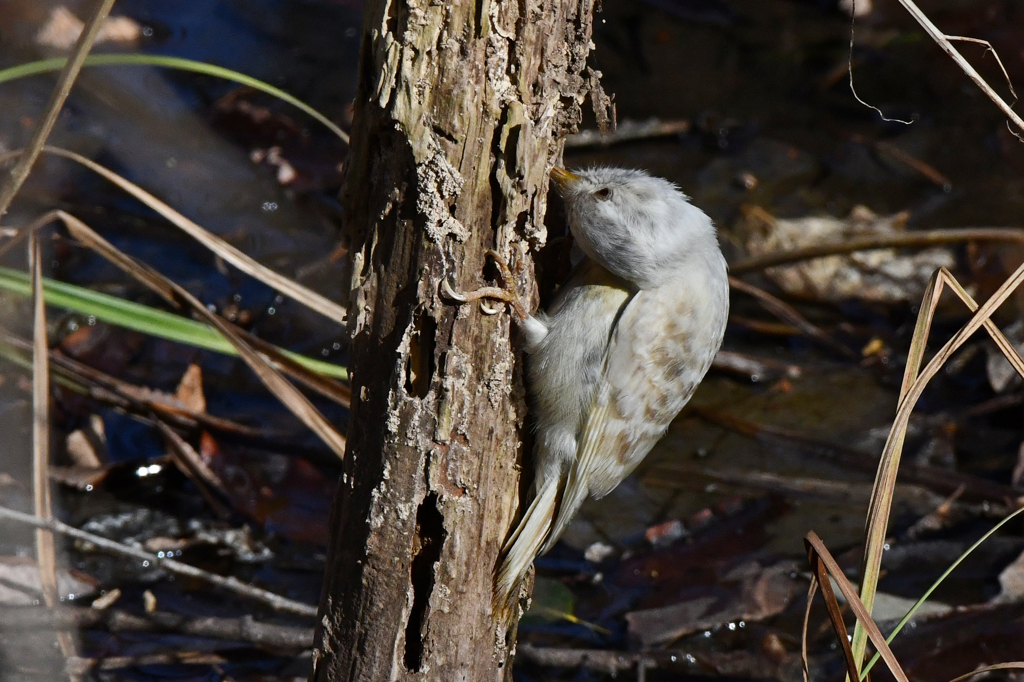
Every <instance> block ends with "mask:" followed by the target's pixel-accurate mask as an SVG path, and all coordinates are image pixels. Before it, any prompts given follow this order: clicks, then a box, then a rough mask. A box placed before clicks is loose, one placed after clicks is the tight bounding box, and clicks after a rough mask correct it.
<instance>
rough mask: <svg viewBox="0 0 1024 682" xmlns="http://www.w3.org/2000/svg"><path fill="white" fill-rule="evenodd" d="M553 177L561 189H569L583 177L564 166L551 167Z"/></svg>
mask: <svg viewBox="0 0 1024 682" xmlns="http://www.w3.org/2000/svg"><path fill="white" fill-rule="evenodd" d="M551 179H552V180H554V181H555V184H556V185H558V188H559V189H563V190H564V189H569V188H570V187H572V186H573V185H575V184H576V183H577V182H579V181H580V180H581V179H582V178H580V176H578V175H576V174H575V173H572V172H570V171H567V170H565V169H564V168H561V167H560V166H555V167H554V168H552V169H551Z"/></svg>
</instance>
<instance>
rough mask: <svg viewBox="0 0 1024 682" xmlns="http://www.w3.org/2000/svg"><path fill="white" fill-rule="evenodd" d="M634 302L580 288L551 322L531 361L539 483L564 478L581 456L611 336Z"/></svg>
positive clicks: (620, 294)
mask: <svg viewBox="0 0 1024 682" xmlns="http://www.w3.org/2000/svg"><path fill="white" fill-rule="evenodd" d="M628 298H629V293H628V292H626V291H624V290H623V289H621V288H618V287H614V286H605V285H601V284H587V285H581V286H577V287H575V288H574V289H573V291H571V292H569V295H568V296H566V297H565V298H564V299H563V300H561V301H560V302H559V305H558V306H557V309H556V312H555V313H554V314H552V315H551V316H549V317H547V319H546V320H545V321H546V323H547V325H548V329H549V331H548V335H547V336H546V337H545V338H544V340H543V342H542V343H541V344H540V345H539V347H538V348H537V349H536V350H535V351H534V352H533V353H532V354H531V355H530V356H528V358H527V363H528V369H529V375H530V393H531V396H532V397H533V405H532V408H533V410H534V414H535V421H536V428H537V441H538V462H537V464H538V472H537V474H538V484H540V483H542V481H541V479H543V478H546V477H547V476H549V475H560V474H561V473H562V472H564V471H565V469H566V468H567V467H568V465H569V464H570V463H571V462H572V460H573V459H574V458H575V456H576V437H577V434H578V433H579V431H580V428H581V426H582V422H583V420H584V419H585V418H586V414H587V412H588V411H589V410H590V408H591V405H592V404H593V400H594V392H595V390H596V387H597V385H598V382H599V381H600V380H601V376H602V371H603V365H604V357H605V351H606V349H607V345H608V338H609V335H610V334H611V330H612V326H613V325H614V324H615V319H616V317H617V315H618V313H619V310H620V309H621V307H622V306H623V304H625V302H626V301H627V299H628Z"/></svg>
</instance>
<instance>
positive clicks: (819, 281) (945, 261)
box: [739, 206, 956, 303]
mask: <svg viewBox="0 0 1024 682" xmlns="http://www.w3.org/2000/svg"><path fill="white" fill-rule="evenodd" d="M907 217H908V214H907V213H897V214H895V215H890V216H877V215H875V214H874V213H872V212H871V211H870V210H869V209H867V208H865V207H863V206H857V207H855V208H854V209H853V210H852V211H850V215H849V217H848V218H847V219H846V220H840V219H838V218H834V217H832V216H820V217H809V218H800V219H797V220H783V219H780V218H775V217H773V216H771V215H769V214H768V213H767V212H766V211H764V210H763V209H759V208H750V209H747V210H746V211H745V213H744V219H743V221H742V222H741V224H740V226H739V231H740V232H741V233H742V234H744V235H745V238H746V248H747V252H748V253H749V255H750V256H753V257H756V256H760V255H763V254H767V253H776V252H779V251H792V250H795V249H801V248H805V247H810V246H818V245H821V244H830V243H841V242H844V241H848V240H850V239H854V238H865V237H872V236H879V237H881V236H887V235H892V234H895V233H897V232H901V231H903V229H904V226H905V223H906V221H907ZM954 265H956V258H955V257H954V255H953V252H952V251H951V250H950V249H948V248H944V247H934V248H930V249H923V250H915V251H913V252H908V253H906V254H902V253H900V252H899V251H897V250H896V249H875V250H872V251H858V252H855V253H851V254H848V255H841V256H824V257H821V258H814V259H811V260H806V261H800V262H798V263H794V264H792V265H782V266H778V267H774V268H768V269H767V270H766V271H765V274H767V275H768V277H769V278H770V279H771V280H772V281H773V282H775V284H777V285H778V286H779V287H780V288H781V289H782V290H783V291H785V292H786V293H787V294H790V295H792V296H799V297H801V298H806V299H811V300H815V301H833V302H835V301H843V300H850V299H859V300H864V301H872V302H879V303H897V302H910V303H919V302H920V300H921V296H922V295H923V294H924V290H925V287H926V286H927V285H928V280H929V279H930V278H931V276H932V273H933V272H935V270H937V269H938V268H940V267H945V268H950V269H952V268H953V266H954Z"/></svg>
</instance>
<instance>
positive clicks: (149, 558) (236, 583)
mask: <svg viewBox="0 0 1024 682" xmlns="http://www.w3.org/2000/svg"><path fill="white" fill-rule="evenodd" d="M0 519H6V520H8V521H14V522H16V523H23V524H25V525H28V526H34V527H36V528H44V529H47V530H51V531H53V532H54V533H60V534H61V535H67V536H68V537H72V538H75V539H76V540H82V541H84V542H88V543H90V544H92V545H95V546H96V547H99V548H100V549H103V550H105V551H107V552H111V553H113V554H118V555H120V556H126V557H131V558H133V559H138V560H140V561H145V562H149V563H150V564H151V565H153V566H158V567H160V568H163V569H165V570H167V571H169V572H171V573H177V574H178V575H186V576H188V577H190V578H195V579H197V580H202V581H203V582H205V583H208V584H210V585H215V586H217V587H220V588H221V589H224V590H227V591H229V592H233V593H234V594H237V595H240V596H243V597H247V598H249V599H253V600H255V601H259V602H262V603H264V604H267V605H268V606H270V607H272V608H274V609H277V610H278V611H287V612H288V613H294V614H297V615H300V616H309V617H311V618H315V617H316V614H317V609H316V607H315V606H312V605H310V604H303V603H302V602H297V601H294V600H292V599H288V598H286V597H282V596H280V595H277V594H274V593H273V592H269V591H268V590H263V589H260V588H258V587H253V586H252V585H246V584H245V583H243V582H242V581H241V580H238V579H237V578H234V577H231V576H228V577H224V576H220V575H217V574H215V573H208V572H207V571H203V570H201V569H198V568H196V567H195V566H189V565H188V564H183V563H181V562H180V561H175V560H174V559H166V558H164V557H158V556H157V555H156V554H150V553H149V552H144V551H142V550H141V549H135V548H134V547H129V546H127V545H124V544H121V543H120V542H115V541H114V540H108V539H107V538H104V537H100V536H99V535H93V534H92V533H87V532H86V531H84V530H79V529H78V528H75V527H73V526H69V525H67V524H66V523H63V522H61V521H58V520H56V519H50V520H46V519H41V518H39V517H37V516H32V515H31V514H23V513H21V512H19V511H15V510H13V509H8V508H7V507H0Z"/></svg>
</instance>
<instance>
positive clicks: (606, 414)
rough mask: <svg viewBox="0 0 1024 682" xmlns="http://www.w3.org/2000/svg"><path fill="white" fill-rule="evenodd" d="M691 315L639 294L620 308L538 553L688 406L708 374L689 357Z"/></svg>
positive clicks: (658, 297) (679, 304)
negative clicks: (562, 488)
mask: <svg viewBox="0 0 1024 682" xmlns="http://www.w3.org/2000/svg"><path fill="white" fill-rule="evenodd" d="M689 312H690V311H689V306H688V304H687V302H686V301H681V300H680V297H679V296H678V294H677V293H675V292H662V291H657V290H653V291H652V290H643V291H640V292H638V293H637V294H636V295H634V296H633V297H632V299H630V301H629V302H628V303H627V304H626V306H625V307H624V308H623V310H622V313H621V314H620V315H619V319H618V321H617V322H616V324H615V327H614V328H613V330H612V334H611V336H610V339H609V342H608V348H607V351H606V353H605V360H604V372H603V376H602V380H601V382H600V383H599V386H598V388H597V391H596V392H595V395H594V402H593V406H592V407H591V409H590V411H589V413H588V415H587V418H586V421H585V423H584V425H583V428H582V430H581V431H580V436H579V438H578V439H577V443H578V446H577V450H576V459H575V461H574V462H573V464H572V466H571V467H570V469H569V473H568V475H567V479H566V485H565V492H564V493H563V496H562V500H561V503H560V505H559V509H558V516H557V518H556V520H555V523H554V526H553V527H552V531H551V534H550V535H549V537H548V540H547V543H546V544H545V546H544V549H543V550H542V551H547V550H548V549H549V548H550V547H551V545H553V544H554V543H555V542H556V541H557V540H558V538H559V536H560V535H561V534H562V531H564V530H565V527H566V526H567V525H568V524H569V521H571V520H572V517H573V516H574V515H575V513H576V510H577V509H579V507H580V505H581V504H583V501H584V500H585V499H586V498H587V496H588V495H590V496H593V497H601V496H603V495H606V494H608V493H609V492H611V491H612V489H614V488H615V486H617V485H618V484H619V482H621V481H622V479H623V478H625V477H626V476H627V475H628V474H629V473H630V472H631V471H632V470H633V469H634V468H635V467H636V466H637V465H638V464H639V463H640V461H641V460H642V459H643V458H644V456H646V455H647V453H648V452H649V451H650V449H651V448H652V447H654V444H655V443H657V442H658V439H660V438H661V436H662V434H664V433H665V429H667V428H668V426H669V424H670V423H671V422H672V419H673V418H675V416H676V414H678V413H679V410H681V409H682V407H683V405H685V404H686V401H687V400H689V398H690V395H691V394H692V393H693V391H694V389H695V388H696V386H697V384H698V383H699V382H700V379H701V377H702V376H703V374H704V372H705V371H706V369H707V368H706V366H705V365H706V364H707V363H706V362H704V360H703V358H696V357H694V354H693V353H692V352H691V344H690V343H689V337H690V335H691V334H690V332H691V331H692V329H690V328H689V327H690V324H691V323H692V316H691V315H690V314H689Z"/></svg>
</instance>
